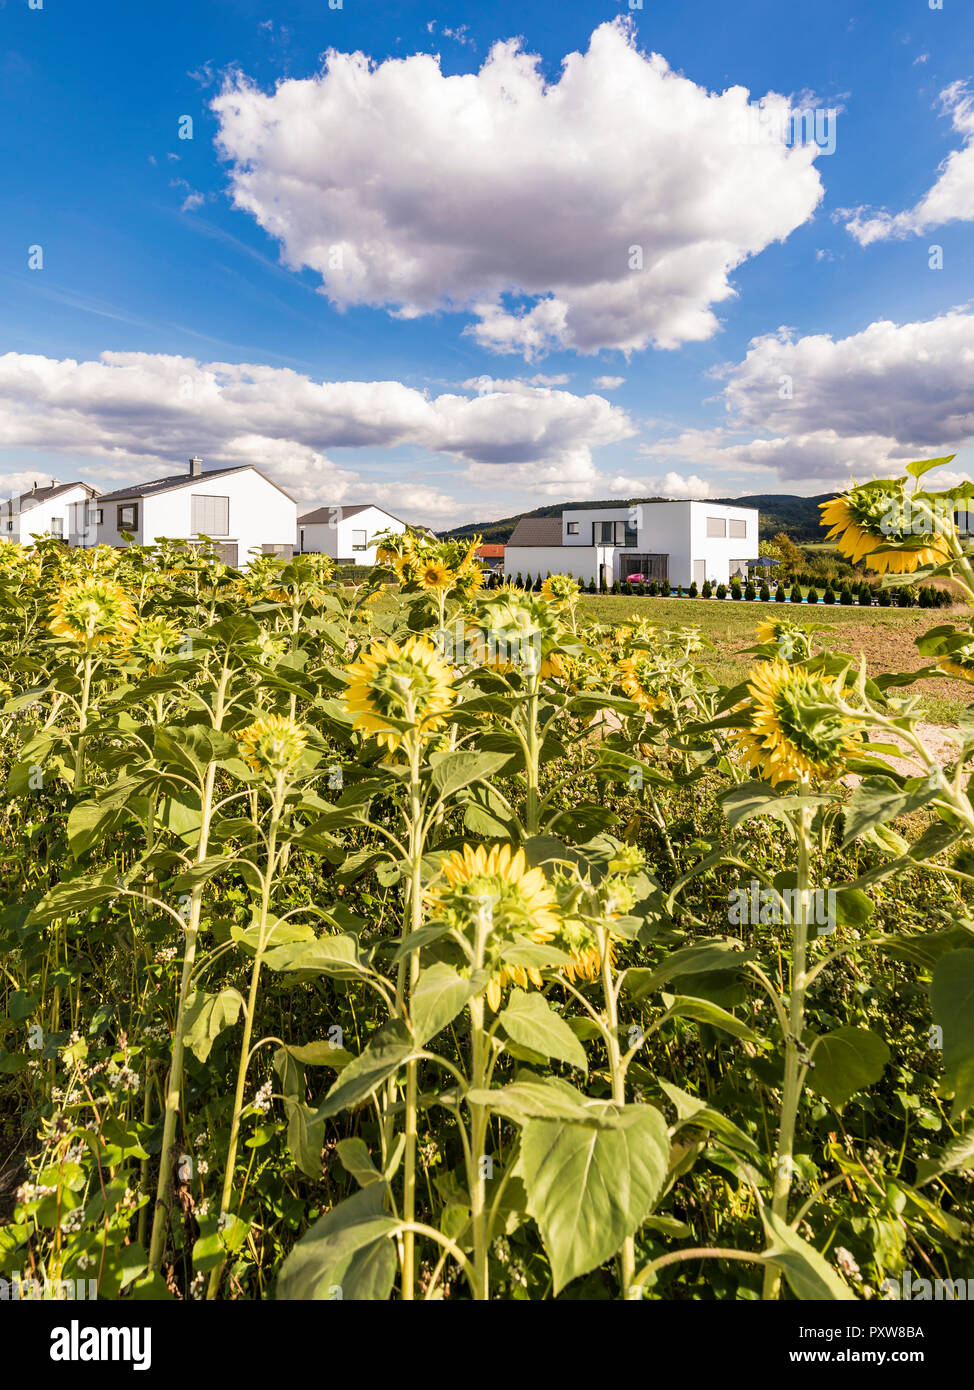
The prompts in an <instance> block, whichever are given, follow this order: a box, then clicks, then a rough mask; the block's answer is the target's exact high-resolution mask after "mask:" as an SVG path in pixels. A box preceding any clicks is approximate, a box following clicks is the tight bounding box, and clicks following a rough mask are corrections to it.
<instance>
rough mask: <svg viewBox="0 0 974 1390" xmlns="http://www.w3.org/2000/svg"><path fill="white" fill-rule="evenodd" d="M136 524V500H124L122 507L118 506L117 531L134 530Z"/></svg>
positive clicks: (137, 517) (137, 515) (137, 521)
mask: <svg viewBox="0 0 974 1390" xmlns="http://www.w3.org/2000/svg"><path fill="white" fill-rule="evenodd" d="M138 524H139V504H138V502H126V503H125V506H124V507H119V508H118V517H117V529H118V530H119V531H134V530H135V529H136V527H137V526H138Z"/></svg>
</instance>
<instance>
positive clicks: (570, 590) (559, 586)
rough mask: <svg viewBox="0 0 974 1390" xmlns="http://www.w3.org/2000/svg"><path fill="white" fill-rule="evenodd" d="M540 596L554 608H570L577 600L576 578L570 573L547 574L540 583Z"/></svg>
mask: <svg viewBox="0 0 974 1390" xmlns="http://www.w3.org/2000/svg"><path fill="white" fill-rule="evenodd" d="M541 597H542V598H543V599H545V600H546V601H547V602H548V603H551V604H553V605H554V606H555V608H571V607H572V605H573V604H575V603H576V602H577V601H578V580H577V579H574V578H573V577H572V576H571V575H570V574H549V576H548V578H547V579H546V580H545V581H544V583H543V584H542V585H541Z"/></svg>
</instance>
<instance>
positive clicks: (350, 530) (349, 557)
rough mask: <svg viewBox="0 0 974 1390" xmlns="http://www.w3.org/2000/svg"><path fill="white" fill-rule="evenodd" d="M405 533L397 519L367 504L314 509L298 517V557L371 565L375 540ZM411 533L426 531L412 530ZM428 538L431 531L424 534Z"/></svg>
mask: <svg viewBox="0 0 974 1390" xmlns="http://www.w3.org/2000/svg"><path fill="white" fill-rule="evenodd" d="M407 529H409V528H408V523H407V522H405V521H403V520H402V518H401V517H398V516H393V515H392V513H391V512H387V511H384V510H383V508H382V507H376V506H374V505H373V504H371V503H362V504H361V505H359V506H354V507H318V509H317V510H316V511H313V512H306V513H305V515H304V516H299V517H298V545H297V548H298V550H299V552H301V553H302V554H308V553H309V552H312V553H314V552H317V553H320V554H322V555H330V556H331V558H332V559H333V560H337V561H338V562H339V563H340V564H343V565H374V564H375V541H376V537H377V536H380V535H382V533H383V532H384V531H392V532H393V533H394V534H395V535H397V536H401V535H403V533H404V532H405V531H406V530H407ZM412 529H413V530H420V531H424V530H426V528H425V527H413V528H412ZM427 534H428V535H430V536H432V534H433V533H432V531H427Z"/></svg>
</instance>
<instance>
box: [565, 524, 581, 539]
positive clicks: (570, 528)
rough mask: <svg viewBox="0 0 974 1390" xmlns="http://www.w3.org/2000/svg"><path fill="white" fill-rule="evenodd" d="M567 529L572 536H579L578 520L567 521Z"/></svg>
mask: <svg viewBox="0 0 974 1390" xmlns="http://www.w3.org/2000/svg"><path fill="white" fill-rule="evenodd" d="M565 530H566V531H567V532H568V534H569V535H570V536H577V535H578V522H577V521H568V522H566V523H565Z"/></svg>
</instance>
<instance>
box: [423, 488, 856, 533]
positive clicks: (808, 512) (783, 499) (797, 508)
mask: <svg viewBox="0 0 974 1390" xmlns="http://www.w3.org/2000/svg"><path fill="white" fill-rule="evenodd" d="M832 496H834V494H833V493H831V492H823V493H820V494H819V495H818V496H817V497H796V496H794V495H793V494H791V493H787V492H762V493H757V494H755V495H754V496H751V497H713V498H707V501H712V502H720V503H722V504H724V505H725V506H729V507H757V509H758V511H759V512H760V513H761V539H762V540H770V539H771V537H772V536H774V535H776V534H777V532H779V531H786V532H787V533H788V535H789V536H790V537H791V539H792V540H793V541H798V542H799V543H801V542H807V541H820V540H824V538H825V532H824V530H823V529H822V527H821V526H820V525H819V516H820V512H819V509H818V508H819V503H820V502H827V501H828V500H829V498H831V497H832ZM666 500H667V499H666V498H663V497H617V498H614V499H612V500H609V501H601V500H598V501H592V500H588V501H577V502H553V503H551V504H550V505H549V506H546V507H535V508H534V510H533V511H530V512H521V513H520V514H519V515H517V516H506V517H504V518H503V520H501V521H477V522H471V523H469V524H468V525H466V526H455V527H454V528H453V529H452V530H451V531H444V532H443V533H442V534H443V536H444V537H451V536H461V537H462V536H471V535H475V534H477V533H479V534H481V535H482V536H483V538H484V540H485V541H490V542H494V543H496V544H501V545H503V544H506V543H507V541H508V540H509V538H510V535H511V532H512V531H513V530H514V527H515V526H516V525H517V523H518V522H519V521H520V520H521V517H522V516H560V515H561V513H562V512H563V511H564V510H565V509H566V508H570V507H631V506H635V505H636V504H637V503H653V502H664V501H666Z"/></svg>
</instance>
